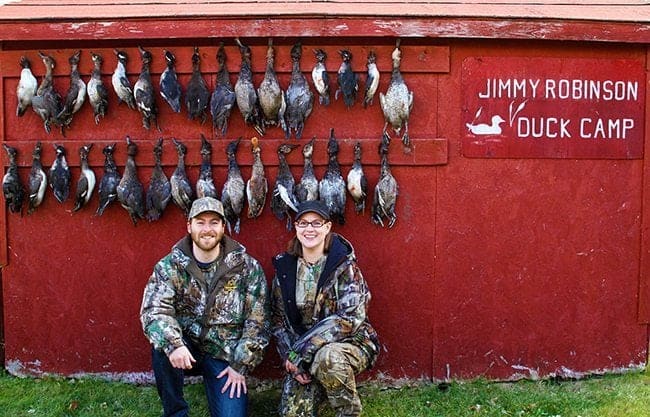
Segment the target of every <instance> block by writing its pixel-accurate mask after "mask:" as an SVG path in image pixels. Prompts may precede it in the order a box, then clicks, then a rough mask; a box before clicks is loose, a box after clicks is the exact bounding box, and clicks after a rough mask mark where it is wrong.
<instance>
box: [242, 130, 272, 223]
mask: <svg viewBox="0 0 650 417" xmlns="http://www.w3.org/2000/svg"><path fill="white" fill-rule="evenodd" d="M251 146H252V152H253V168H252V171H251V177H250V178H249V179H248V181H247V182H246V198H247V200H248V218H250V219H254V218H256V217H258V216H259V215H260V214H262V210H263V209H264V204H266V194H267V193H268V191H269V185H268V181H267V180H266V175H265V174H264V164H263V163H262V156H261V154H262V149H261V148H260V144H259V139H257V138H256V137H253V138H251Z"/></svg>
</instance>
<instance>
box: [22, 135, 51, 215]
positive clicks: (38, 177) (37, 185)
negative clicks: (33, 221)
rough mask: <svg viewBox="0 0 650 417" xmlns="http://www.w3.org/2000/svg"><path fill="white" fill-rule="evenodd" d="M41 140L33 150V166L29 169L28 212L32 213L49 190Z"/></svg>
mask: <svg viewBox="0 0 650 417" xmlns="http://www.w3.org/2000/svg"><path fill="white" fill-rule="evenodd" d="M41 151H42V146H41V141H40V140H39V141H38V142H36V146H34V150H33V151H32V168H31V170H30V171H29V184H28V185H29V187H28V188H29V190H28V191H29V206H28V208H27V214H32V213H33V212H34V210H36V208H37V207H38V206H40V205H41V203H42V202H43V198H44V197H45V190H47V175H45V170H43V164H42V163H41Z"/></svg>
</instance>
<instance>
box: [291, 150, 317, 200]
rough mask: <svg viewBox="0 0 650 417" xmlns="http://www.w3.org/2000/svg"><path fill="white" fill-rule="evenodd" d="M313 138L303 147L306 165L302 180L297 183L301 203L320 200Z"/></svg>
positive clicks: (298, 198)
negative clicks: (313, 158)
mask: <svg viewBox="0 0 650 417" xmlns="http://www.w3.org/2000/svg"><path fill="white" fill-rule="evenodd" d="M315 140H316V138H312V139H311V140H310V141H309V142H307V143H306V144H305V146H303V147H302V156H303V158H304V167H303V171H302V177H301V178H300V182H298V184H296V192H295V194H296V199H297V200H298V202H299V203H303V202H305V201H312V200H318V179H317V178H316V175H315V174H314V163H313V161H312V156H313V154H314V141H315Z"/></svg>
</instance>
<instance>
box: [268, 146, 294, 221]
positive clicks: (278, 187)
mask: <svg viewBox="0 0 650 417" xmlns="http://www.w3.org/2000/svg"><path fill="white" fill-rule="evenodd" d="M297 147H298V145H297V144H289V143H283V144H281V145H280V146H279V147H278V175H277V177H276V178H275V186H274V187H273V193H272V196H271V211H273V214H275V216H276V217H277V218H278V219H280V220H283V219H284V218H285V217H286V218H287V230H291V228H292V226H291V222H292V220H291V213H290V212H289V209H292V210H293V211H294V212H297V211H298V208H297V206H298V201H297V200H296V197H295V195H294V186H295V183H296V181H295V179H294V178H293V174H291V170H290V169H289V164H288V163H287V155H288V154H289V153H290V152H291V151H293V150H294V149H295V148H297Z"/></svg>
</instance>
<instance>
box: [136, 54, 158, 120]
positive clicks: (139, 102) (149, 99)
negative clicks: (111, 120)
mask: <svg viewBox="0 0 650 417" xmlns="http://www.w3.org/2000/svg"><path fill="white" fill-rule="evenodd" d="M138 50H139V51H140V58H141V60H142V68H141V69H140V76H139V77H138V81H136V82H135V85H134V86H133V97H134V98H135V105H136V107H137V108H138V111H139V112H140V114H141V115H142V127H144V128H145V129H147V130H149V128H150V127H151V123H152V122H153V123H154V124H155V125H156V128H157V129H158V131H160V126H158V106H157V105H156V94H155V93H154V91H153V84H152V83H151V74H150V69H149V68H150V66H151V58H152V55H151V52H149V51H147V50H145V49H143V48H142V47H140V46H138Z"/></svg>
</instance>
